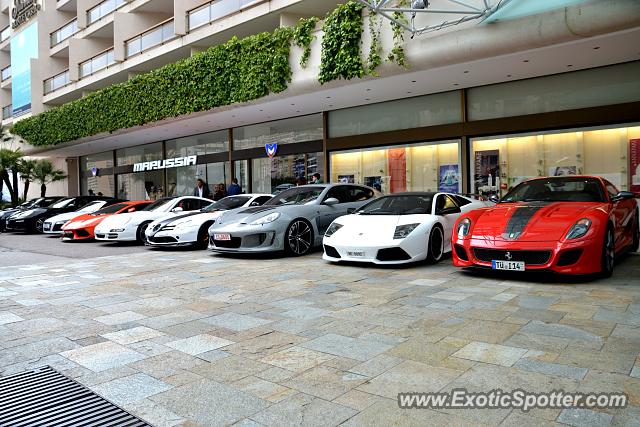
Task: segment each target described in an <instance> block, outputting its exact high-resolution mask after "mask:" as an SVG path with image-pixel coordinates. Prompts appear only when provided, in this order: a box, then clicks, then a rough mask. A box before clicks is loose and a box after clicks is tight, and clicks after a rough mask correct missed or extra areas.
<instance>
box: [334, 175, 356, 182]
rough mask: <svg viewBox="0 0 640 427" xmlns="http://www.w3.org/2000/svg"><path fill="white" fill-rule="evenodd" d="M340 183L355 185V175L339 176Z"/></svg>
mask: <svg viewBox="0 0 640 427" xmlns="http://www.w3.org/2000/svg"><path fill="white" fill-rule="evenodd" d="M338 182H340V183H342V184H354V183H355V182H356V180H355V175H338Z"/></svg>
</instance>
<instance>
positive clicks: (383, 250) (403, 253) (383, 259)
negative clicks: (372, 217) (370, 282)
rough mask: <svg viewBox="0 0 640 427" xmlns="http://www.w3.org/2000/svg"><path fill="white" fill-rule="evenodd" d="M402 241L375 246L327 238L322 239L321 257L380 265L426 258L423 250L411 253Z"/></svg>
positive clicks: (404, 262) (329, 259)
mask: <svg viewBox="0 0 640 427" xmlns="http://www.w3.org/2000/svg"><path fill="white" fill-rule="evenodd" d="M402 242H403V241H398V242H397V243H390V244H386V245H384V244H381V245H375V246H366V245H359V246H352V245H343V244H339V243H337V242H333V241H332V240H331V239H329V238H325V239H324V240H323V243H322V245H323V249H324V252H323V254H322V259H324V260H326V261H331V262H340V261H348V262H366V263H373V264H380V265H388V264H409V263H412V262H417V261H422V260H424V259H425V258H426V255H427V254H426V253H425V252H420V253H412V251H411V250H409V249H408V248H405V247H403V245H402Z"/></svg>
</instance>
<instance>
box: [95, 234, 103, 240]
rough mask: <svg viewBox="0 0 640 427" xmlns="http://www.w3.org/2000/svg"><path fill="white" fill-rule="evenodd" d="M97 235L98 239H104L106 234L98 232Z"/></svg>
mask: <svg viewBox="0 0 640 427" xmlns="http://www.w3.org/2000/svg"><path fill="white" fill-rule="evenodd" d="M96 237H97V238H98V239H104V234H99V233H98V234H96Z"/></svg>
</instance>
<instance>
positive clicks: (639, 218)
mask: <svg viewBox="0 0 640 427" xmlns="http://www.w3.org/2000/svg"><path fill="white" fill-rule="evenodd" d="M639 247H640V213H639V212H638V210H637V209H636V220H635V221H634V223H633V242H632V243H631V247H630V248H629V250H630V251H631V252H638V248H639Z"/></svg>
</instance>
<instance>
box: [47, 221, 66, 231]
mask: <svg viewBox="0 0 640 427" xmlns="http://www.w3.org/2000/svg"><path fill="white" fill-rule="evenodd" d="M65 223H66V221H64V222H55V223H54V222H51V221H45V222H44V224H42V232H43V233H44V234H61V233H62V226H63V225H64V224H65Z"/></svg>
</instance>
